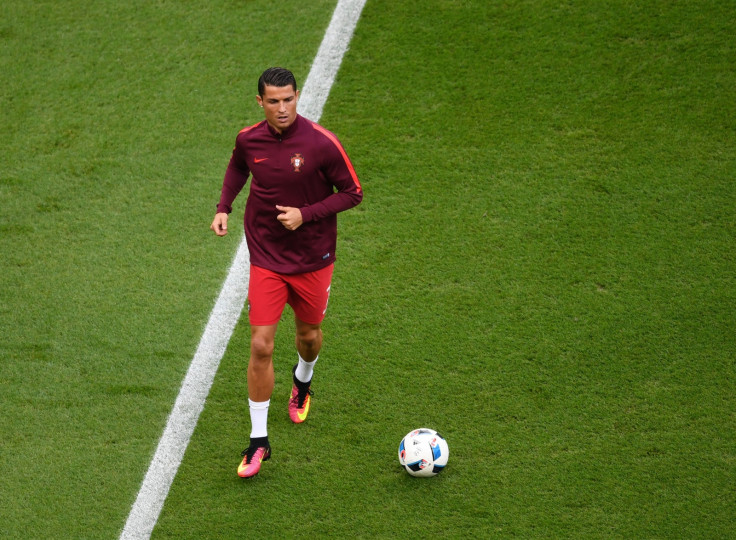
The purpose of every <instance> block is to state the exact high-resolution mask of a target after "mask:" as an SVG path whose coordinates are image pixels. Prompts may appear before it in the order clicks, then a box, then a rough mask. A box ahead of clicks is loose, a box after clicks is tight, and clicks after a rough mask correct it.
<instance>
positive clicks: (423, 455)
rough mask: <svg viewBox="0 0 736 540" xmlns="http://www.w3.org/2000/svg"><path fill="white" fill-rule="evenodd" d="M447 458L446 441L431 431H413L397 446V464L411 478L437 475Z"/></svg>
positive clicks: (448, 453)
mask: <svg viewBox="0 0 736 540" xmlns="http://www.w3.org/2000/svg"><path fill="white" fill-rule="evenodd" d="M449 457H450V448H449V447H448V446H447V441H446V440H445V439H444V438H443V437H442V435H440V434H439V433H437V432H436V431H435V430H433V429H429V428H419V429H415V430H414V431H411V432H409V433H407V434H406V437H404V438H403V439H401V443H400V444H399V463H401V466H402V467H404V468H405V469H406V472H408V473H409V474H410V475H412V476H435V475H437V474H438V473H439V472H441V471H442V469H444V468H445V465H447V458H449Z"/></svg>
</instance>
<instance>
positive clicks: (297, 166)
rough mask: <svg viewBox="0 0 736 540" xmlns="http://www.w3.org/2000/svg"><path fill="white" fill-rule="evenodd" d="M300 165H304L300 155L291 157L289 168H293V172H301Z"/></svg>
mask: <svg viewBox="0 0 736 540" xmlns="http://www.w3.org/2000/svg"><path fill="white" fill-rule="evenodd" d="M302 165H304V157H303V156H302V155H301V154H294V155H292V156H291V166H292V167H294V172H302Z"/></svg>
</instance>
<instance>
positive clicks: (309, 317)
mask: <svg viewBox="0 0 736 540" xmlns="http://www.w3.org/2000/svg"><path fill="white" fill-rule="evenodd" d="M333 269H334V265H332V264H331V265H330V266H328V267H326V268H322V269H321V270H316V271H315V272H307V273H305V274H296V275H292V276H287V279H288V282H289V297H288V300H287V301H288V303H289V305H290V306H291V307H292V309H293V310H294V315H296V317H297V319H299V320H300V321H303V322H304V323H307V324H310V325H319V324H320V323H321V322H322V320H323V319H324V318H325V313H326V312H327V302H328V301H329V299H330V287H331V283H332V271H333Z"/></svg>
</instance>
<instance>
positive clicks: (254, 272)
mask: <svg viewBox="0 0 736 540" xmlns="http://www.w3.org/2000/svg"><path fill="white" fill-rule="evenodd" d="M288 296H289V286H288V285H287V283H286V282H285V281H284V279H283V277H282V276H281V275H279V274H277V273H276V272H271V271H270V270H266V269H264V268H260V267H258V266H254V265H251V266H250V281H249V283H248V319H249V321H250V324H251V325H252V326H270V325H273V324H277V323H278V322H279V319H281V314H282V313H283V311H284V306H285V305H286V301H287V299H288Z"/></svg>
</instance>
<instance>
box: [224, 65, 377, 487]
mask: <svg viewBox="0 0 736 540" xmlns="http://www.w3.org/2000/svg"><path fill="white" fill-rule="evenodd" d="M298 99H299V91H298V90H297V85H296V80H295V79H294V75H293V74H292V73H291V72H290V71H289V70H287V69H283V68H270V69H267V70H266V71H264V72H263V74H262V75H261V77H260V79H259V80H258V95H257V96H256V100H257V102H258V104H259V105H260V106H261V107H263V111H264V113H265V120H263V121H261V122H259V123H258V124H255V125H253V126H250V127H247V128H245V129H243V130H242V131H241V132H240V133H239V134H238V136H237V138H236V140H235V149H234V150H233V153H232V157H231V158H230V163H229V164H228V167H227V170H226V172H225V179H224V181H223V185H222V192H221V195H220V202H219V203H218V205H217V213H216V214H215V219H214V220H213V221H212V225H211V226H210V228H211V229H212V230H213V231H215V234H217V235H218V236H224V235H226V234H227V222H228V214H230V212H231V211H232V204H233V201H234V200H235V198H236V197H237V195H238V193H240V191H241V190H242V189H243V187H244V186H245V184H246V182H247V180H248V177H249V176H251V177H252V180H251V186H250V194H249V196H248V200H247V201H246V205H245V218H244V222H245V237H246V241H247V244H248V251H249V252H250V282H249V286H248V310H249V311H248V317H249V321H250V328H251V342H250V359H249V362H248V373H247V377H248V403H249V410H250V418H251V435H250V444H249V446H248V448H246V449H245V450H244V451H243V459H242V461H241V463H240V465H239V466H238V475H239V476H241V477H243V478H249V477H252V476H255V475H256V474H258V471H259V470H260V468H261V463H262V462H263V461H266V460H267V459H269V458H270V457H271V446H270V444H269V442H268V430H267V421H268V407H269V405H270V400H271V393H272V392H273V387H274V366H273V350H274V338H275V336H276V329H277V327H278V322H279V320H280V318H281V314H282V312H283V309H284V306H285V305H286V304H287V303H288V304H289V305H290V306H291V307H292V309H293V310H294V315H295V319H296V349H297V354H298V361H297V364H296V366H294V369H293V387H292V391H291V398H290V400H289V404H288V410H289V416H290V417H291V420H292V421H293V422H295V423H301V422H303V421H304V420H305V419H306V418H307V414H308V413H309V407H310V404H311V396H312V390H311V387H310V385H311V380H312V373H313V369H314V365H315V363H316V361H317V358H318V356H319V351H320V348H321V347H322V329H321V324H322V320H323V319H324V316H325V312H326V310H327V300H328V297H329V293H330V283H331V279H332V271H333V266H334V262H335V247H336V243H337V213H338V212H342V211H343V210H347V209H349V208H352V207H353V206H356V205H357V204H359V203H360V201H361V200H362V198H363V191H362V189H361V186H360V182H359V181H358V177H357V175H356V174H355V170H354V169H353V165H352V164H351V162H350V159H349V158H348V156H347V154H346V153H345V150H344V148H343V147H342V144H341V143H340V141H339V140H338V139H337V137H335V135H334V134H332V133H331V132H329V131H327V130H326V129H325V128H323V127H321V126H320V125H318V124H316V123H314V122H311V121H310V120H308V119H307V118H304V117H303V116H301V115H299V114H297V112H296V111H297V101H298Z"/></svg>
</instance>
